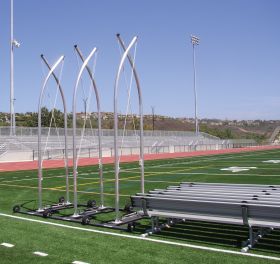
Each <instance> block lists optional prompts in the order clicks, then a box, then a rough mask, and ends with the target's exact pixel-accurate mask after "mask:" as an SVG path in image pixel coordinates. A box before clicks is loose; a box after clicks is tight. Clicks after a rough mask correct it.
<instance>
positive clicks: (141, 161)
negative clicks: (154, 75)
mask: <svg viewBox="0 0 280 264" xmlns="http://www.w3.org/2000/svg"><path fill="white" fill-rule="evenodd" d="M117 38H118V41H119V43H120V45H121V47H122V49H123V50H124V51H126V47H125V44H124V42H123V40H122V39H121V36H120V34H117ZM127 58H128V61H129V64H130V66H131V68H132V72H133V76H134V79H135V82H136V87H137V91H138V102H139V115H140V160H139V165H140V170H141V193H145V172H144V132H143V130H144V127H143V102H142V90H141V86H140V81H139V77H138V74H137V71H136V69H135V65H134V62H133V60H132V58H131V56H130V54H129V53H128V54H127Z"/></svg>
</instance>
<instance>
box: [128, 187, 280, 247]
mask: <svg viewBox="0 0 280 264" xmlns="http://www.w3.org/2000/svg"><path fill="white" fill-rule="evenodd" d="M279 198H280V186H268V185H242V184H203V183H202V184H200V183H199V184H194V183H182V184H181V185H180V186H170V187H168V188H166V189H155V190H153V191H150V192H149V193H146V194H140V193H139V194H136V195H134V196H131V202H132V207H133V208H134V209H137V210H141V211H142V212H143V214H144V215H146V216H149V217H151V220H152V230H151V231H150V232H152V233H153V232H156V231H158V230H160V228H159V226H158V219H159V218H165V219H167V220H168V221H169V222H170V220H174V219H184V220H186V219H188V220H197V221H205V222H216V223H224V224H236V225H245V226H248V228H249V239H248V240H247V241H246V243H245V244H244V247H243V249H242V251H243V252H247V251H248V250H249V249H250V248H252V247H253V246H254V245H255V243H256V242H257V241H258V239H259V238H260V237H262V236H263V235H264V234H265V233H267V232H269V231H271V230H272V229H273V228H280V221H279V220H280V199H279ZM253 227H255V229H257V231H253Z"/></svg>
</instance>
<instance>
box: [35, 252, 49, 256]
mask: <svg viewBox="0 0 280 264" xmlns="http://www.w3.org/2000/svg"><path fill="white" fill-rule="evenodd" d="M33 254H34V255H37V256H40V257H46V256H48V254H47V253H44V252H40V251H35V252H33Z"/></svg>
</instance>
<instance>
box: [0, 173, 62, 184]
mask: <svg viewBox="0 0 280 264" xmlns="http://www.w3.org/2000/svg"><path fill="white" fill-rule="evenodd" d="M28 177H29V176H28ZM64 177H65V176H60V175H59V176H50V177H44V179H54V178H64ZM34 180H38V178H37V177H36V178H28V179H19V180H11V181H6V180H5V181H2V182H5V183H12V182H20V181H34Z"/></svg>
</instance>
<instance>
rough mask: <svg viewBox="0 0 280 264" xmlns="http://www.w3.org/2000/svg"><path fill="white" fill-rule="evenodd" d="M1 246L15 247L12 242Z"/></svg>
mask: <svg viewBox="0 0 280 264" xmlns="http://www.w3.org/2000/svg"><path fill="white" fill-rule="evenodd" d="M1 246H3V247H7V248H12V247H14V246H15V245H13V244H10V243H2V244H1Z"/></svg>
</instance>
